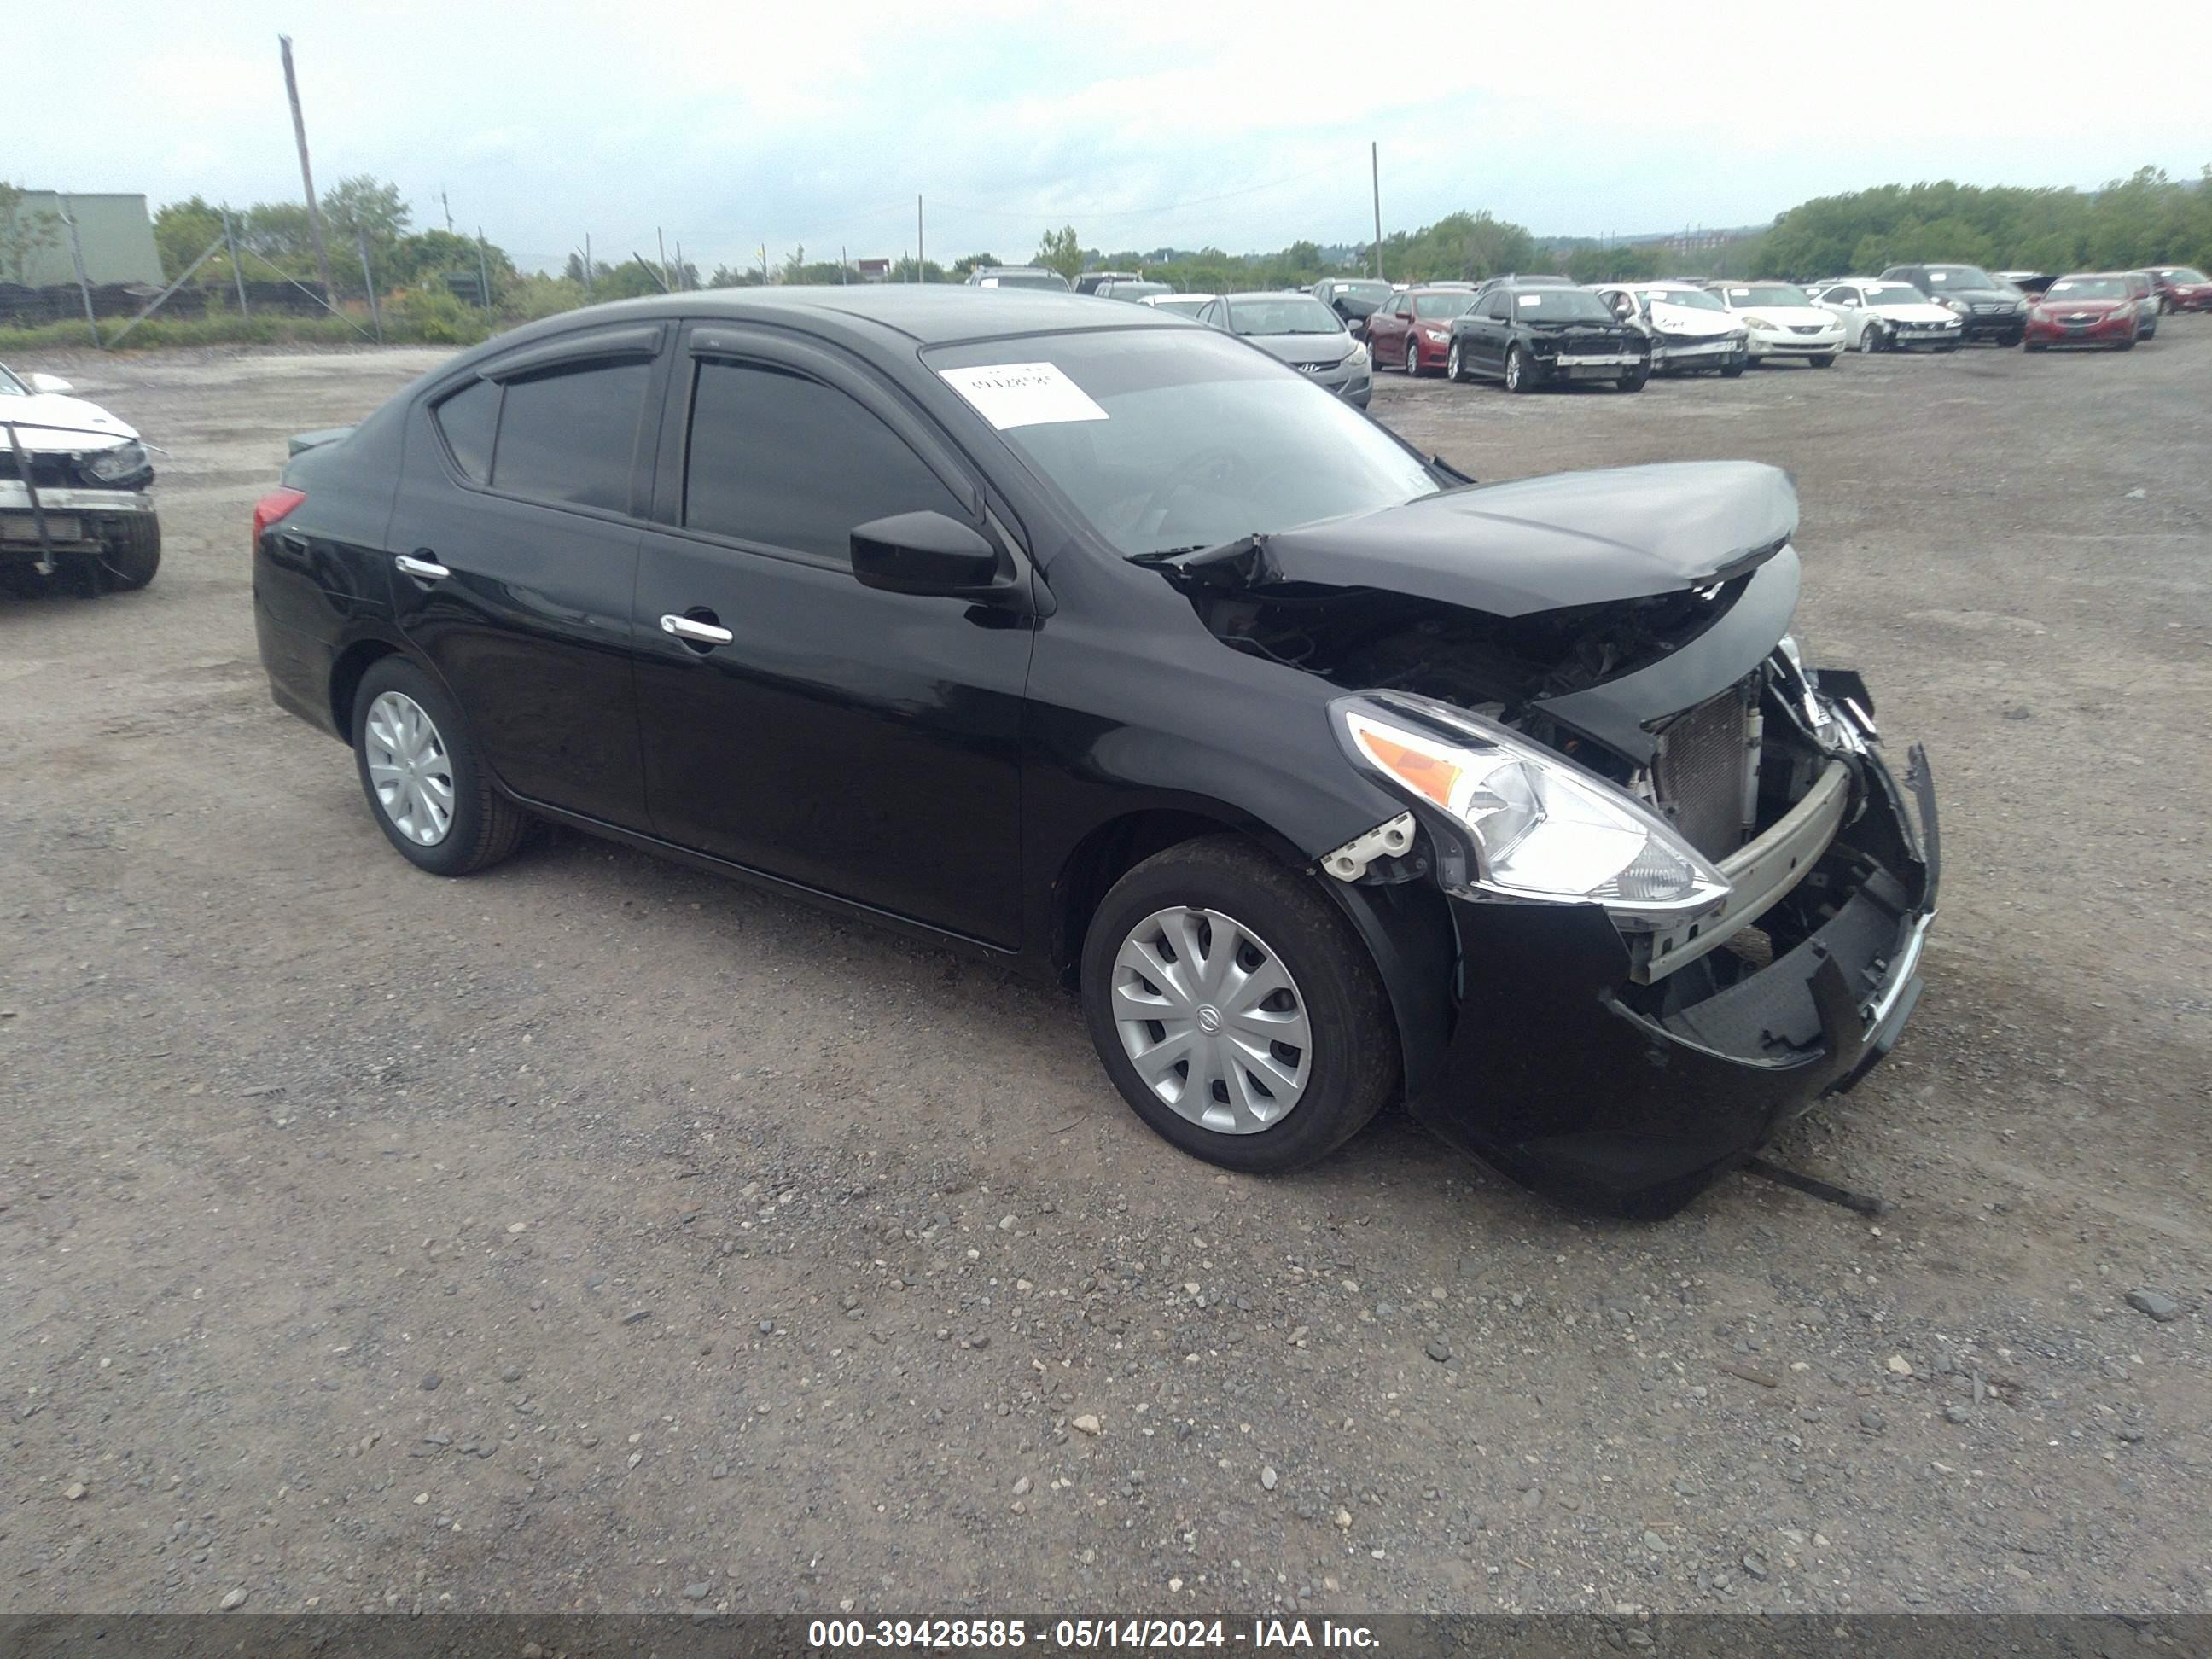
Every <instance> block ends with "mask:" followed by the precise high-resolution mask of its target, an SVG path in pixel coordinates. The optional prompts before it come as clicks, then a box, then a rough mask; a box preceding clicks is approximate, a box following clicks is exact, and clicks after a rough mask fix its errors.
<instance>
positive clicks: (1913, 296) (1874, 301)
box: [1866, 283, 1928, 306]
mask: <svg viewBox="0 0 2212 1659" xmlns="http://www.w3.org/2000/svg"><path fill="white" fill-rule="evenodd" d="M1866 296H1867V303H1868V304H1869V305H1870V306H1924V305H1926V304H1927V303H1928V296H1927V295H1924V294H1923V293H1922V292H1921V291H1920V290H1919V289H1917V288H1914V287H1912V286H1911V285H1910V284H1909V283H1879V284H1877V285H1876V286H1875V287H1873V288H1870V289H1868V290H1867V291H1866Z"/></svg>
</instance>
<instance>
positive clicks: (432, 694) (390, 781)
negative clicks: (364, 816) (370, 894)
mask: <svg viewBox="0 0 2212 1659" xmlns="http://www.w3.org/2000/svg"><path fill="white" fill-rule="evenodd" d="M353 750H354V761H355V764H356V768H357V769H358V770H359V772H360V775H361V787H362V793H364V794H366V795H367V796H368V808H369V811H371V812H372V813H373V814H374V816H375V818H376V823H377V827H378V828H379V829H382V830H383V831H384V834H385V838H386V840H387V841H389V842H391V843H392V845H393V846H394V847H396V848H398V849H399V852H400V854H401V856H402V857H404V858H405V859H406V860H407V861H408V862H409V863H410V864H412V865H414V866H416V868H417V869H421V870H427V871H428V872H430V873H431V874H432V875H434V876H465V875H467V874H468V873H469V872H471V871H475V870H481V869H483V868H484V867H485V866H487V865H492V864H496V863H498V862H499V861H500V860H501V859H503V858H505V857H506V856H507V854H509V853H512V852H513V850H514V848H515V845H516V843H517V842H520V841H521V839H522V834H523V831H524V830H525V829H527V828H529V825H530V819H529V817H528V815H527V814H526V813H525V812H524V811H523V810H522V809H521V808H520V807H519V806H517V805H514V803H513V802H512V801H510V800H508V799H507V797H506V796H504V795H502V794H501V793H499V792H498V791H497V790H496V789H495V788H493V787H492V782H491V779H490V776H489V775H488V774H487V773H486V772H485V771H484V769H483V764H482V763H481V762H479V761H478V760H477V753H476V747H475V745H474V744H471V742H470V741H469V738H468V732H467V731H466V730H465V728H464V727H463V726H462V724H461V717H460V711H459V709H457V708H454V707H453V703H452V702H450V701H449V700H448V699H447V696H446V694H445V693H444V692H443V691H441V690H439V688H438V687H437V685H436V684H435V683H434V682H433V681H432V680H431V678H430V677H429V676H428V674H426V673H424V672H423V671H422V670H421V669H420V668H418V667H416V665H414V664H413V663H411V662H410V661H409V660H408V659H406V658H404V657H399V656H392V657H384V658H380V659H378V660H377V661H376V662H375V663H374V664H373V665H371V666H370V668H369V671H368V673H366V674H364V675H362V680H361V684H360V685H359V687H358V688H356V690H355V692H354V716H353Z"/></svg>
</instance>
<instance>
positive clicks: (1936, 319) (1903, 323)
mask: <svg viewBox="0 0 2212 1659" xmlns="http://www.w3.org/2000/svg"><path fill="white" fill-rule="evenodd" d="M1812 286H1813V301H1814V304H1815V305H1817V306H1819V307H1820V308H1821V309H1822V310H1824V311H1826V312H1827V313H1830V314H1831V315H1832V316H1833V317H1835V318H1836V319H1838V321H1840V322H1841V323H1842V324H1843V325H1844V339H1845V341H1847V342H1848V343H1850V348H1851V349H1852V350H1854V351H1911V350H1917V349H1923V348H1925V349H1929V350H1932V351H1956V350H1957V349H1959V347H1960V344H1961V343H1963V342H1964V340H1965V339H1966V325H1965V324H1963V323H1962V322H1960V320H1959V314H1958V313H1956V312H1955V311H1953V310H1952V309H1951V308H1950V307H1948V306H1939V305H1937V304H1936V302H1935V301H1933V300H1931V299H1929V297H1928V296H1927V295H1924V294H1923V293H1922V292H1921V291H1920V290H1919V289H1917V288H1915V287H1913V286H1912V285H1911V283H1885V282H1883V281H1882V280H1881V278H1880V277H1879V276H1832V277H1830V278H1829V279H1828V280H1827V281H1826V282H1825V283H1814V284H1813V285H1812Z"/></svg>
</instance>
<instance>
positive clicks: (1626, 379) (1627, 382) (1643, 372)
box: [1613, 368, 1651, 392]
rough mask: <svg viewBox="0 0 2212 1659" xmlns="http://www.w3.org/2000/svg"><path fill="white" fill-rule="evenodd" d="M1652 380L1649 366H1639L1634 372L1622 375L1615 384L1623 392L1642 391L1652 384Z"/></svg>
mask: <svg viewBox="0 0 2212 1659" xmlns="http://www.w3.org/2000/svg"><path fill="white" fill-rule="evenodd" d="M1650 381H1651V371H1650V369H1648V368H1639V369H1638V370H1637V371H1636V372H1635V373H1634V374H1624V375H1622V376H1621V377H1620V379H1619V380H1615V381H1614V382H1613V384H1614V385H1615V386H1619V387H1620V389H1621V390H1622V391H1623V392H1641V391H1643V390H1644V387H1645V386H1648V385H1650Z"/></svg>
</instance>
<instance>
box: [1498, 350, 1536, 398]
mask: <svg viewBox="0 0 2212 1659" xmlns="http://www.w3.org/2000/svg"><path fill="white" fill-rule="evenodd" d="M1505 389H1506V390H1507V391H1508V392H1534V390H1535V389H1536V376H1535V374H1534V373H1533V372H1532V371H1531V370H1530V369H1529V367H1528V353H1527V352H1525V351H1523V350H1522V349H1521V348H1520V347H1519V346H1517V345H1516V346H1508V347H1507V348H1506V349H1505Z"/></svg>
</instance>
